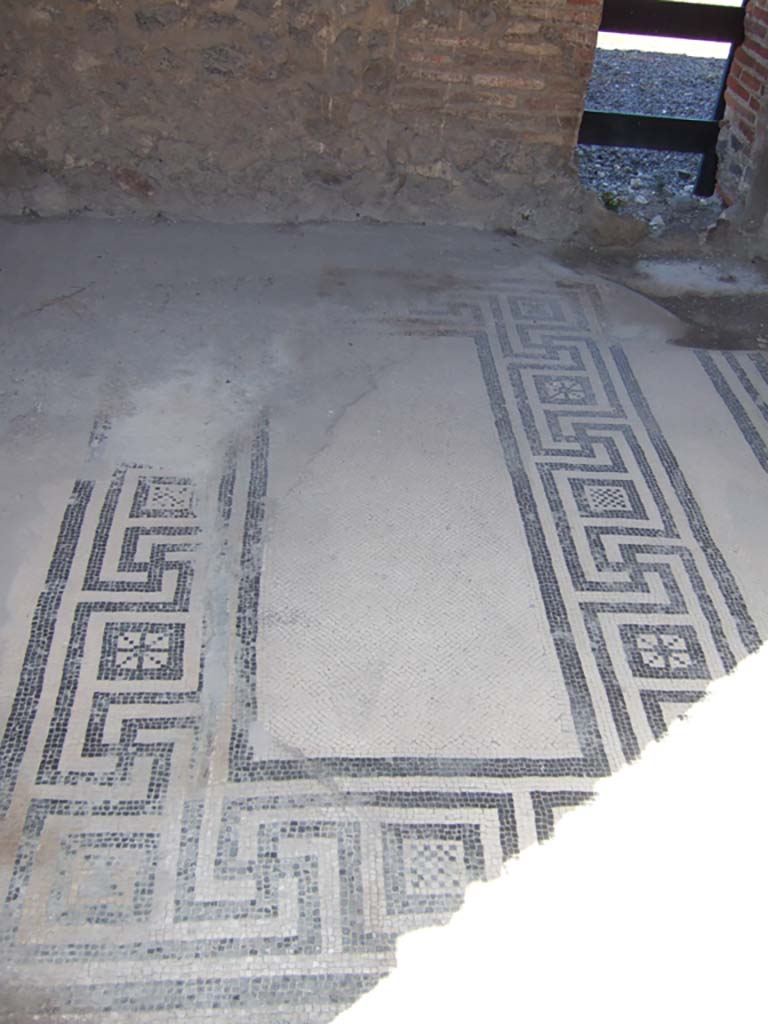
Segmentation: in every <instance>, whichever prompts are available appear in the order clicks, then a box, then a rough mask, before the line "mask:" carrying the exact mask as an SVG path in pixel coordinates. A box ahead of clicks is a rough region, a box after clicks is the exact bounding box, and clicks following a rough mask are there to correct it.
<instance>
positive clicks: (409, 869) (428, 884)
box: [403, 839, 467, 895]
mask: <svg viewBox="0 0 768 1024" xmlns="http://www.w3.org/2000/svg"><path fill="white" fill-rule="evenodd" d="M403 863H404V865H405V890H406V892H414V893H431V894H433V895H450V894H451V893H458V894H461V893H462V892H463V890H464V886H465V885H466V875H467V872H466V868H465V866H464V844H463V843H461V842H458V841H456V840H454V841H448V842H446V841H442V842H441V841H432V842H430V841H428V840H424V839H406V840H405V842H404V843H403Z"/></svg>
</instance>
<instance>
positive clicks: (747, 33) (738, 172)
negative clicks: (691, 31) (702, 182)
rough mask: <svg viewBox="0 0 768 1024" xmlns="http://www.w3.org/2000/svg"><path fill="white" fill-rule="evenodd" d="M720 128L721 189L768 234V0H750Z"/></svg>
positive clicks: (748, 222)
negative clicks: (742, 37) (742, 41)
mask: <svg viewBox="0 0 768 1024" xmlns="http://www.w3.org/2000/svg"><path fill="white" fill-rule="evenodd" d="M725 102H726V111H725V118H724V120H723V123H722V125H721V129H720V140H719V145H718V151H719V157H720V160H719V170H718V190H719V191H720V194H721V195H722V197H723V199H725V201H726V202H727V203H728V204H736V205H737V207H738V209H739V213H740V215H741V218H742V220H743V221H744V223H745V226H747V227H750V228H752V229H760V228H761V227H762V229H763V230H764V231H765V235H766V239H768V0H750V2H749V4H748V5H747V10H746V16H745V24H744V43H743V44H742V46H740V47H739V48H738V49H737V51H736V53H735V54H734V59H733V64H732V66H731V73H730V75H729V77H728V83H727V88H726V94H725Z"/></svg>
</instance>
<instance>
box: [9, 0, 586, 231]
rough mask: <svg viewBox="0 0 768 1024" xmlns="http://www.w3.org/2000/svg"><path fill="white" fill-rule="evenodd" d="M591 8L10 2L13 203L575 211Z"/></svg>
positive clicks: (462, 216) (397, 215)
mask: <svg viewBox="0 0 768 1024" xmlns="http://www.w3.org/2000/svg"><path fill="white" fill-rule="evenodd" d="M599 18H600V2H599V0H488V2H486V0H165V2H162V0H161V2H157V3H153V2H151V0H3V2H2V7H1V9H0V29H2V31H0V48H1V49H0V75H1V76H2V78H1V79H0V80H1V81H2V83H3V91H4V93H5V95H6V98H7V103H6V104H5V105H4V112H3V113H2V114H0V212H4V213H18V212H20V211H21V210H22V208H24V207H27V208H33V209H35V210H37V211H38V212H40V213H41V214H49V213H65V212H68V211H70V210H74V209H80V210H82V209H84V208H88V209H92V210H94V211H98V212H104V213H118V214H119V213H125V212H129V211H130V212H133V211H138V212H143V213H150V214H151V213H152V212H154V211H159V210H162V211H163V212H165V213H169V214H172V215H173V214H178V215H182V216H203V217H223V218H229V217H232V218H243V219H247V220H282V219H285V218H290V219H293V218H310V217H338V218H345V219H348V218H353V217H356V216H372V217H376V218H388V219H407V220H429V221H433V222H440V221H443V222H454V223H467V224H480V225H489V224H495V225H498V224H512V223H514V222H516V221H519V220H520V219H523V220H525V218H526V217H529V216H532V217H538V218H540V219H542V218H543V219H544V220H546V216H547V213H548V211H551V210H552V204H551V200H552V198H553V196H554V195H557V196H558V198H559V199H560V200H561V202H560V211H561V212H560V213H558V214H557V215H556V221H555V220H553V223H557V222H562V220H563V217H562V210H563V202H562V201H563V200H565V203H566V206H567V203H568V200H569V197H570V199H571V200H572V201H574V202H577V201H578V195H579V192H578V185H577V182H576V177H575V174H574V171H573V165H572V153H573V147H574V143H575V139H576V134H577V131H578V124H579V120H580V116H581V110H582V105H583V97H584V94H585V91H586V86H587V81H588V78H589V73H590V68H591V62H592V56H593V51H594V43H595V37H596V32H597V25H598V22H599ZM566 220H567V218H566Z"/></svg>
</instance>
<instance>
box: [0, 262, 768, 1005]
mask: <svg viewBox="0 0 768 1024" xmlns="http://www.w3.org/2000/svg"><path fill="white" fill-rule="evenodd" d="M421 322H423V324H424V333H425V335H427V336H429V337H430V340H431V341H434V339H435V338H437V339H439V338H441V337H442V338H444V339H451V341H452V342H455V341H457V340H458V341H459V342H460V343H461V344H466V346H468V347H469V349H470V351H472V350H474V358H475V359H476V364H475V365H476V367H477V372H478V374H479V375H480V378H481V380H482V384H483V388H484V393H485V396H486V398H487V404H488V408H489V409H490V413H491V418H492V424H493V426H494V429H495V431H496V442H495V443H497V444H498V452H499V454H500V459H501V462H502V463H503V467H504V471H505V473H506V478H505V479H506V481H507V486H508V493H509V506H510V508H509V515H510V517H519V521H520V523H521V524H522V530H523V533H524V537H525V543H526V546H527V551H526V552H525V555H526V558H529V559H530V564H531V566H532V570H531V571H532V575H533V578H534V581H535V586H536V588H537V598H538V600H539V602H540V608H541V615H542V621H543V622H545V623H546V628H547V630H548V634H547V637H546V643H547V645H548V646H549V647H550V648H551V650H552V652H553V657H554V659H555V661H556V664H557V666H558V671H559V678H558V680H557V681H556V683H557V686H558V687H560V688H561V689H562V692H563V694H564V701H565V704H566V706H567V708H568V713H569V716H570V722H569V723H568V730H569V732H568V735H569V736H570V735H573V736H575V742H576V745H577V752H576V753H574V751H573V749H571V747H570V746H569V745H568V744H567V743H566V742H565V740H563V743H562V750H559V748H558V742H559V741H558V738H557V737H554V738H553V741H552V744H551V753H550V754H548V755H547V756H536V757H533V756H531V755H530V753H529V752H526V751H521V752H520V754H519V756H515V755H514V753H513V754H512V755H507V754H505V756H499V755H498V753H496V752H494V751H492V750H488V751H487V752H486V753H485V754H484V755H482V756H480V755H479V756H473V757H469V756H465V755H462V756H456V755H454V754H452V752H451V750H450V749H447V750H441V751H436V752H435V753H434V755H433V756H425V755H424V753H423V752H421V753H418V754H417V753H414V754H413V755H412V756H407V755H398V756H386V757H383V756H381V755H380V754H377V753H376V752H374V751H372V752H371V755H370V756H367V757H359V756H356V757H350V756H341V755H340V756H323V757H319V756H305V755H302V754H301V752H300V751H297V750H293V749H287V748H286V749H284V750H279V749H278V751H277V752H275V751H271V752H269V754H268V755H265V753H264V749H263V746H262V745H260V742H259V725H260V722H261V717H260V715H261V707H262V706H261V703H260V685H259V684H260V675H259V671H260V662H259V658H260V646H259V638H260V630H261V629H262V628H263V621H262V617H261V615H260V604H261V603H262V598H263V593H262V592H263V588H264V580H263V565H264V559H263V554H264V550H263V549H264V547H265V544H266V543H268V541H267V540H266V537H267V533H266V529H265V528H266V527H267V526H268V522H269V516H268V505H267V499H268V496H269V473H270V465H271V459H272V458H273V457H274V454H273V452H271V450H270V446H271V438H270V424H269V422H268V421H267V420H266V418H264V419H263V420H262V421H261V422H260V423H259V425H258V427H257V429H256V431H255V435H254V436H253V437H252V438H251V439H250V441H249V444H248V446H247V447H246V448H244V449H243V448H237V449H236V448H232V449H231V450H229V451H228V452H227V453H226V454H225V456H224V458H223V464H222V466H221V473H220V482H219V486H218V490H217V492H216V493H215V494H214V495H213V496H211V495H210V494H208V493H207V492H206V491H205V489H204V488H202V487H201V485H200V483H199V482H196V481H195V480H194V479H193V478H192V477H191V476H189V475H179V476H172V475H168V474H167V473H163V474H155V473H154V472H153V471H152V470H151V469H148V468H147V467H136V466H120V467H117V468H116V469H115V471H114V473H113V475H112V477H111V479H110V480H109V481H107V482H106V483H104V482H101V481H97V480H81V481H78V482H77V483H76V484H75V485H74V487H73V490H72V494H71V497H70V499H69V502H68V504H67V506H66V508H65V509H64V512H63V518H62V521H61V526H60V529H59V533H58V537H57V538H56V539H55V542H54V546H53V554H52V558H51V562H50V565H49V568H48V572H47V577H46V579H45V583H44V586H43V589H42V591H41V593H40V596H39V599H38V601H37V605H36V607H35V608H34V610H33V613H32V617H31V624H30V627H29V637H28V643H27V646H26V651H25V653H24V654H23V657H22V659H21V663H20V664H19V666H18V668H19V674H18V682H17V686H16V691H15V699H14V701H13V704H12V706H11V708H10V712H9V716H8V719H7V722H6V724H5V731H4V734H3V737H2V742H1V744H0V781H1V782H2V789H1V790H0V796H1V797H2V804H1V805H0V806H1V807H2V812H3V814H4V837H5V838H4V841H5V849H6V850H8V851H10V855H9V858H8V863H7V865H5V866H4V869H3V870H4V873H3V876H2V881H3V886H4V889H3V900H4V903H3V912H2V919H1V922H0V923H1V926H2V935H3V939H2V941H3V946H4V950H3V952H4V961H5V963H6V965H7V971H8V977H9V979H10V980H9V983H8V988H9V991H10V992H11V993H15V994H16V995H14V998H16V997H17V996H18V997H19V998H23V999H24V1000H26V1002H27V1005H29V1006H33V1007H35V1008H37V1007H38V1005H39V1006H40V1007H41V1009H40V1010H39V1017H38V1018H36V1019H40V1020H57V1019H59V1018H60V1017H63V1016H65V1015H66V1014H69V1015H72V1016H75V1017H76V1015H77V1014H81V1015H90V1016H89V1017H88V1019H94V1020H95V1019H98V1017H99V1015H103V1014H107V1013H110V1014H115V1013H117V1014H119V1015H121V1019H125V1020H143V1021H153V1020H156V1019H158V1015H159V1014H162V1013H166V1012H173V1011H178V1012H182V1011H183V1012H184V1015H185V1017H187V1018H189V1019H200V1020H214V1019H215V1020H222V1019H226V1020H240V1019H242V1020H256V1019H258V1020H260V1021H274V1022H277V1021H287V1020H292V1021H298V1020H301V1021H326V1020H330V1019H332V1018H333V1016H334V1015H335V1014H336V1013H338V1012H339V1011H340V1010H341V1009H343V1008H344V1007H345V1006H346V1005H348V1004H350V1003H351V1002H353V1001H354V1000H355V999H356V998H357V997H358V996H359V995H360V994H361V993H362V992H364V991H365V990H366V989H368V988H370V987H371V986H372V985H373V984H375V982H376V980H377V979H378V978H380V977H381V976H382V975H383V974H385V973H386V972H387V971H388V970H390V969H391V967H392V965H393V962H394V945H395V940H396V938H397V936H398V935H399V934H401V933H402V932H403V931H405V930H407V929H409V928H413V927H419V926H423V925H425V924H431V923H436V922H442V921H445V920H447V919H448V917H450V915H451V914H452V913H453V912H455V910H456V909H458V907H459V906H460V905H461V902H462V898H463V893H464V890H465V887H466V886H467V885H468V884H469V883H470V882H472V881H475V880H482V879H485V878H491V877H493V876H494V875H496V874H498V873H499V871H500V870H501V866H502V864H503V863H504V861H505V860H506V859H508V858H509V857H511V856H514V855H515V854H516V853H517V852H518V851H519V850H520V849H521V848H522V846H524V845H526V844H527V843H529V842H531V841H535V840H537V839H538V840H542V841H543V840H545V839H547V838H548V837H549V836H550V835H551V834H552V831H553V829H554V827H555V824H556V821H557V818H558V817H559V815H560V814H561V813H563V812H564V811H566V810H568V809H569V808H572V807H576V806H578V805H580V804H583V803H584V802H585V801H587V800H589V799H590V796H591V793H590V790H591V784H592V781H593V780H595V779H597V778H600V777H602V776H604V775H606V774H608V773H609V772H611V771H613V770H615V769H617V768H618V767H620V765H621V764H622V763H624V762H625V761H627V760H631V759H633V758H635V757H636V756H637V755H638V754H639V752H640V750H641V749H642V747H643V746H644V745H645V744H646V743H647V742H649V741H650V740H652V739H654V738H658V737H660V736H661V735H663V733H664V731H665V729H666V728H667V724H668V722H669V720H670V718H671V717H674V716H675V715H677V714H680V713H682V712H683V711H684V710H685V708H686V707H688V706H689V705H690V704H691V703H692V702H693V701H695V700H697V699H698V698H699V697H700V696H701V694H702V693H703V691H704V689H705V687H706V685H707V681H708V680H710V679H711V678H714V677H716V676H718V675H722V674H723V673H725V672H728V671H730V670H731V669H732V668H733V667H734V665H735V664H736V662H737V661H738V660H739V659H740V658H742V657H743V656H744V655H745V654H746V653H747V652H750V651H752V650H754V649H755V648H756V647H757V645H758V643H759V638H758V634H757V629H756V627H755V624H754V622H753V620H752V617H751V615H750V612H749V610H748V608H747V604H746V601H745V599H744V596H743V595H742V593H741V590H740V588H739V585H738V584H737V581H736V578H735V576H734V574H733V572H732V571H731V569H730V568H729V566H728V564H727V563H726V560H725V558H724V556H723V554H722V552H721V550H720V548H719V547H718V545H717V543H716V541H715V539H714V537H713V535H712V533H711V532H710V529H709V527H708V525H707V520H706V517H705V514H704V511H703V510H702V508H701V507H700V506H699V503H698V502H697V499H696V497H695V495H694V493H693V491H692V489H691V487H690V486H689V484H688V483H687V481H686V478H685V476H684V474H683V472H682V470H681V467H680V465H679V463H678V461H677V459H676V457H675V454H674V451H673V449H672V447H671V445H670V443H669V441H668V440H667V438H666V437H665V435H664V433H663V431H662V430H661V428H660V426H659V423H658V422H657V420H656V418H655V416H654V412H653V409H652V406H651V403H650V402H649V400H648V398H647V397H646V395H645V394H644V393H643V391H642V389H641V387H640V384H639V382H638V378H637V376H636V373H635V371H634V369H633V364H632V360H631V359H630V358H629V357H628V356H627V354H626V352H625V351H623V350H622V349H621V348H620V347H617V346H610V345H608V344H606V343H605V341H604V340H603V339H602V337H601V333H600V330H601V329H600V310H599V300H598V297H597V295H596V293H594V292H593V291H592V290H591V289H589V288H587V287H582V286H579V287H570V286H568V287H566V286H561V287H551V288H540V287H535V286H532V285H531V283H530V282H525V281H521V282H517V283H515V282H512V283H510V282H500V283H499V284H498V286H497V287H495V288H493V289H489V290H487V291H479V290H478V291H476V292H473V293H472V295H471V296H469V297H468V298H467V300H466V301H462V302H456V303H454V304H452V305H451V306H450V307H447V308H439V309H434V308H433V309H429V310H416V311H414V313H413V316H412V319H411V324H412V326H413V329H414V330H416V331H417V332H418V329H419V323H421ZM718 358H719V357H718ZM723 358H724V359H726V360H729V359H730V357H723ZM734 358H736V357H734ZM739 358H741V359H743V358H746V357H743V356H739ZM707 359H709V360H710V363H711V365H709V364H708V363H707ZM704 365H705V368H706V369H707V372H708V373H709V374H710V377H711V378H712V380H713V382H714V384H715V386H716V387H717V388H718V391H719V392H720V394H721V395H723V397H724V398H726V396H729V397H728V398H727V401H728V404H729V409H731V411H732V413H733V415H734V417H735V418H736V420H737V422H738V424H739V426H740V428H741V430H742V432H743V433H744V436H745V437H747V438H748V440H749V439H752V440H750V444H751V445H752V448H753V451H755V455H756V456H757V457H758V459H760V458H761V456H760V451H762V449H760V448H759V446H758V447H757V448H756V447H755V443H753V441H754V437H753V434H754V431H753V433H749V430H748V427H749V426H750V425H753V424H754V421H755V417H756V416H757V415H758V414H760V415H763V416H765V410H764V408H763V406H764V405H765V403H762V404H761V402H762V399H759V396H758V398H754V399H753V402H754V408H749V409H748V410H747V406H746V404H745V399H744V395H743V394H742V395H741V396H740V398H739V400H738V402H737V401H736V399H735V398H734V397H733V396H734V394H735V383H734V382H735V381H736V380H737V379H738V381H740V382H741V386H742V390H743V392H744V394H746V395H751V394H752V393H751V392H750V389H749V388H747V387H746V385H744V381H743V377H742V375H741V373H740V368H741V369H744V367H743V364H742V363H739V364H738V366H733V365H731V364H730V363H729V367H728V370H729V373H731V375H732V379H730V378H729V381H728V382H726V379H725V377H724V373H725V370H724V368H722V367H719V366H718V365H717V364H716V363H715V361H714V357H711V356H707V357H706V358H704ZM754 368H755V369H756V370H757V371H758V374H757V378H758V381H757V384H755V383H754V374H752V372H751V370H752V367H749V368H747V369H745V370H744V373H746V374H747V376H748V379H749V381H750V382H752V383H751V384H750V387H752V388H753V390H754V388H755V387H757V386H758V385H759V383H760V381H763V383H764V382H765V381H766V380H768V377H767V376H766V374H765V372H764V371H765V368H764V367H763V368H762V369H761V368H760V367H759V366H758V365H757V364H755V367H754ZM718 374H719V375H720V376H718ZM756 410H757V411H756ZM102 433H104V431H102V430H101V428H99V430H97V431H96V432H95V436H97V437H98V439H99V444H102ZM105 437H106V435H105ZM91 443H92V444H93V443H94V442H93V441H92V442H91ZM103 443H104V444H106V443H107V442H106V441H104V442H103ZM766 467H768V461H767V462H766V464H765V466H764V468H766ZM339 500H343V496H340V497H339ZM232 578H234V581H235V582H234V585H232V586H228V587H227V586H224V587H222V586H220V585H219V584H220V583H221V581H222V580H230V579H232ZM214 592H215V593H217V594H222V593H223V594H224V595H225V596H224V597H223V598H222V601H223V605H222V606H221V607H218V608H217V607H216V606H215V603H212V602H211V601H210V600H209V599H208V597H209V595H210V594H211V593H214ZM211 638H214V639H213V640H211ZM222 638H223V639H222ZM221 679H224V680H225V681H226V685H225V686H224V687H221V686H220V685H217V684H216V683H214V680H217V681H219V683H220V680H221ZM563 735H565V729H564V732H563ZM78 965H79V966H78ZM102 968H103V969H102ZM43 990H44V992H45V998H43V995H42V993H43ZM35 993H38V995H37V996H36V994H35ZM38 996H39V998H38ZM256 1013H258V1016H255V1014H256Z"/></svg>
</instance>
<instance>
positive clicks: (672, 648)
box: [619, 625, 711, 679]
mask: <svg viewBox="0 0 768 1024" xmlns="http://www.w3.org/2000/svg"><path fill="white" fill-rule="evenodd" d="M619 632H620V635H621V639H622V643H623V644H624V652H625V654H626V657H627V661H628V662H629V666H630V668H631V669H632V673H633V675H635V676H640V677H643V678H647V679H710V678H711V673H710V671H709V669H708V668H707V661H706V658H705V656H704V651H703V650H702V647H701V644H700V643H699V641H698V639H697V637H696V631H695V629H694V628H693V627H692V626H685V625H680V626H672V625H669V626H662V625H647V626H642V625H625V626H621V627H620V629H619Z"/></svg>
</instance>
